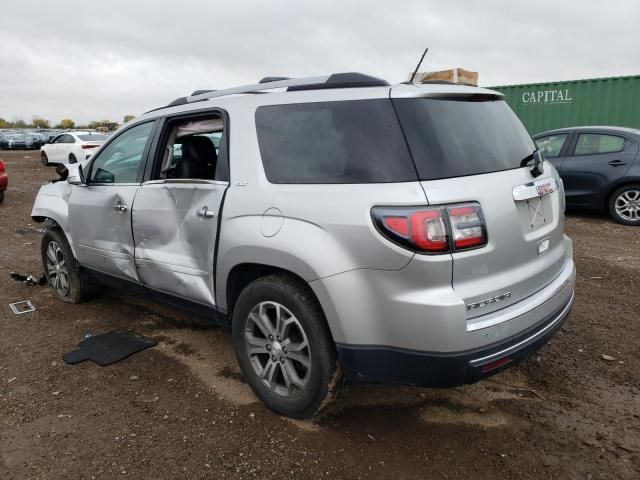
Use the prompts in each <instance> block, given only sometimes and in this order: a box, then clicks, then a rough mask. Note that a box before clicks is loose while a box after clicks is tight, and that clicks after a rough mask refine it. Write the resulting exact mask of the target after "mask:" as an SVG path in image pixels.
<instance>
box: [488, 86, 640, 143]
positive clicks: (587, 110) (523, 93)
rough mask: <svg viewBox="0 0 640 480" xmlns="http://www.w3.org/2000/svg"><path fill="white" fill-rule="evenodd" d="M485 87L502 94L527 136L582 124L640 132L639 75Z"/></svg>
mask: <svg viewBox="0 0 640 480" xmlns="http://www.w3.org/2000/svg"><path fill="white" fill-rule="evenodd" d="M488 88H491V89H492V90H497V91H499V92H502V93H504V95H505V98H506V100H507V102H508V103H509V105H510V106H511V108H512V109H513V110H514V111H515V112H516V114H517V115H518V117H520V120H522V123H524V125H525V127H527V129H528V130H529V133H530V134H531V135H535V134H536V133H540V132H543V131H545V130H551V129H553V128H562V127H578V126H584V125H615V126H618V127H632V128H638V129H640V75H633V76H628V77H611V78H593V79H588V80H571V81H567V82H549V83H531V84H527V85H505V86H501V87H488Z"/></svg>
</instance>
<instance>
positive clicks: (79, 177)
mask: <svg viewBox="0 0 640 480" xmlns="http://www.w3.org/2000/svg"><path fill="white" fill-rule="evenodd" d="M73 170H75V172H74V171H72V170H69V175H68V177H67V181H68V182H69V183H70V184H71V185H85V186H86V185H87V181H86V179H85V177H84V171H83V170H82V165H81V164H78V166H77V167H76V168H74V169H73Z"/></svg>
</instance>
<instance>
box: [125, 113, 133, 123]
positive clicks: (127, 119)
mask: <svg viewBox="0 0 640 480" xmlns="http://www.w3.org/2000/svg"><path fill="white" fill-rule="evenodd" d="M134 118H136V116H135V115H125V116H124V118H123V119H122V123H127V122H129V121H131V120H133V119H134Z"/></svg>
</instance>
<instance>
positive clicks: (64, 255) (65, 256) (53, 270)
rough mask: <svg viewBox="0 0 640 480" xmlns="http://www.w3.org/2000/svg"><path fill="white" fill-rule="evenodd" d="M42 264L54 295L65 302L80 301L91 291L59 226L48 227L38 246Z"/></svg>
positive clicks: (90, 285)
mask: <svg viewBox="0 0 640 480" xmlns="http://www.w3.org/2000/svg"><path fill="white" fill-rule="evenodd" d="M40 251H41V254H42V266H43V268H44V272H45V275H46V277H47V281H48V283H49V285H50V286H51V287H52V288H53V289H54V291H55V293H56V296H57V297H58V298H59V299H60V300H62V301H63V302H67V303H80V302H82V301H84V300H86V299H87V298H88V297H89V296H90V294H91V293H92V291H93V289H92V284H91V280H90V279H89V278H88V276H87V275H86V274H84V273H83V272H81V271H80V267H79V266H78V262H76V259H75V258H74V256H73V252H72V251H71V247H69V243H68V242H67V239H66V237H65V236H64V233H62V231H61V230H60V229H59V228H48V229H47V230H45V232H44V234H43V236H42V243H41V247H40Z"/></svg>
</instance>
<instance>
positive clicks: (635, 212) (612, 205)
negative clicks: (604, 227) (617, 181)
mask: <svg viewBox="0 0 640 480" xmlns="http://www.w3.org/2000/svg"><path fill="white" fill-rule="evenodd" d="M609 213H610V214H611V216H612V217H613V219H614V220H615V221H616V222H618V223H622V224H623V225H632V226H638V225H640V184H631V185H624V186H622V187H620V188H619V189H617V190H616V191H615V192H613V195H611V198H610V199H609Z"/></svg>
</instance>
